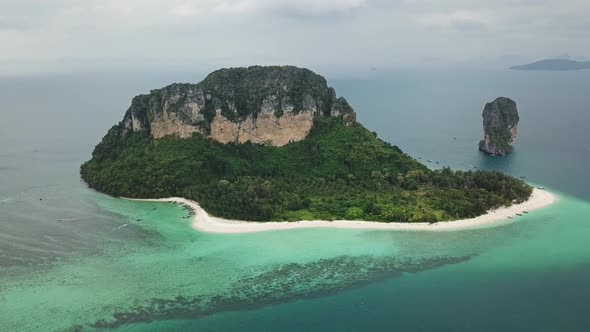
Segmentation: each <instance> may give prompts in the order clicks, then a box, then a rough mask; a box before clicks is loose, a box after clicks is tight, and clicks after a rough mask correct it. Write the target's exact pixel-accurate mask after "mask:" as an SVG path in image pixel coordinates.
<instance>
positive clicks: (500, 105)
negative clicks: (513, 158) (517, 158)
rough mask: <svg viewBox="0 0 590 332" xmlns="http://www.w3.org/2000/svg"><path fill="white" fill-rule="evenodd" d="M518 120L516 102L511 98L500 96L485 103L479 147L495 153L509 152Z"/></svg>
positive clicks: (504, 153) (516, 132)
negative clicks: (481, 137)
mask: <svg viewBox="0 0 590 332" xmlns="http://www.w3.org/2000/svg"><path fill="white" fill-rule="evenodd" d="M518 121H519V116H518V110H517V109H516V102H514V101H513V100H512V99H510V98H506V97H500V98H497V99H496V100H494V101H492V102H490V103H487V104H486V106H485V108H484V110H483V132H484V139H483V140H482V141H481V142H479V149H480V150H481V151H484V152H487V153H490V154H497V155H506V154H508V153H510V152H511V150H512V146H511V145H510V144H512V143H513V142H514V140H515V139H516V135H517V134H518Z"/></svg>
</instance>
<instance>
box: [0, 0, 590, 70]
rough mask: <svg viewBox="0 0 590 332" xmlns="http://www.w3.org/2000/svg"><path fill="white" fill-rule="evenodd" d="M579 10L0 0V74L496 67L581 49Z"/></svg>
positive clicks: (578, 1) (509, 2)
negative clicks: (284, 67)
mask: <svg viewBox="0 0 590 332" xmlns="http://www.w3.org/2000/svg"><path fill="white" fill-rule="evenodd" d="M589 16H590V1H587V0H519V1H513V0H495V1H472V0H293V1H291V0H219V1H214V0H192V1H191V0H87V1H74V0H55V1H50V2H48V1H42V0H21V1H6V0H0V75H2V74H4V75H6V74H8V75H12V74H22V73H37V72H46V71H56V70H78V69H80V68H82V69H90V70H92V69H94V70H97V69H98V70H100V69H101V68H129V67H135V68H140V67H152V66H159V67H167V66H174V67H178V68H183V67H187V68H189V67H190V68H195V67H196V66H197V67H198V66H200V67H203V68H204V69H210V68H215V67H221V66H235V65H249V64H286V63H289V64H295V65H301V66H309V65H313V66H333V67H337V68H361V69H362V68H366V70H367V71H369V70H371V68H372V67H374V68H375V70H379V69H381V68H384V67H395V66H448V65H472V66H495V67H507V66H509V65H515V64H519V63H527V62H531V61H535V60H539V59H543V58H549V57H552V56H555V55H556V54H564V53H568V54H572V55H573V57H578V58H581V57H583V56H585V55H590V43H588V42H587V31H590V20H588V19H587V18H588V17H589ZM564 36H567V38H565V37H564Z"/></svg>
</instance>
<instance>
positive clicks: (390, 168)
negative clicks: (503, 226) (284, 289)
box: [81, 116, 532, 222]
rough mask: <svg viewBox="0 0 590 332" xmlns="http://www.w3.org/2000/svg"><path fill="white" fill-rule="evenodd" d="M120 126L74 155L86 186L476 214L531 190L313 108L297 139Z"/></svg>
mask: <svg viewBox="0 0 590 332" xmlns="http://www.w3.org/2000/svg"><path fill="white" fill-rule="evenodd" d="M122 126H123V124H122V123H120V124H118V125H116V126H115V127H113V128H112V129H111V130H110V131H109V133H108V134H107V135H106V136H105V137H104V138H103V140H102V142H101V143H99V144H98V145H97V147H96V149H95V150H94V152H93V155H92V159H91V160H90V161H88V162H86V163H84V164H83V165H82V167H81V174H82V177H83V178H84V180H86V182H87V183H88V184H89V185H90V186H91V187H93V188H96V189H97V190H99V191H102V192H105V193H108V194H111V195H115V196H127V197H137V198H148V197H169V196H182V197H186V198H189V199H193V200H196V201H198V202H199V203H200V204H201V205H202V207H203V208H204V209H205V210H207V211H208V212H210V213H211V214H213V215H216V216H220V217H225V218H233V219H243V220H254V221H269V220H275V221H283V220H311V219H325V220H331V219H357V220H374V221H382V222H436V221H440V220H452V219H460V218H467V217H474V216H477V215H481V214H483V213H485V212H486V211H487V210H489V209H492V208H497V207H500V206H503V205H510V204H512V203H514V202H521V201H524V200H526V199H527V198H528V197H529V196H530V194H531V192H532V188H531V187H529V186H527V185H526V184H525V183H523V182H522V181H520V180H517V179H514V178H511V177H508V176H506V175H503V174H501V173H497V172H485V171H477V172H471V171H469V172H460V171H451V170H450V169H448V168H446V169H443V170H437V171H433V170H429V169H428V168H427V167H425V166H424V165H422V164H420V163H419V162H417V161H416V160H414V159H412V158H411V157H409V156H408V155H406V154H404V153H403V152H402V151H401V150H400V149H399V148H398V147H396V146H392V145H390V144H389V143H386V142H384V141H382V140H380V139H378V138H376V137H375V135H374V134H373V133H371V132H370V131H368V130H367V129H365V128H364V127H363V126H362V125H361V124H359V123H354V124H352V125H345V124H344V121H343V120H342V119H341V118H326V117H321V116H317V117H316V118H315V122H314V126H313V128H312V130H311V132H310V134H309V135H308V136H307V137H306V138H305V139H304V140H302V141H299V142H294V143H291V144H288V145H286V146H283V147H273V146H264V145H257V144H250V143H246V144H236V143H230V144H222V143H219V142H216V141H214V140H212V139H209V138H206V137H204V136H202V135H199V134H194V135H193V136H192V137H190V138H187V139H181V138H178V137H174V136H168V137H165V138H162V139H153V138H151V137H150V136H149V134H147V133H146V132H133V133H124V131H123V130H122V128H121V127H122Z"/></svg>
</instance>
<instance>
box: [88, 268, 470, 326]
mask: <svg viewBox="0 0 590 332" xmlns="http://www.w3.org/2000/svg"><path fill="white" fill-rule="evenodd" d="M470 258H471V256H462V257H436V258H425V259H414V260H409V259H398V258H395V257H372V256H357V257H351V256H340V257H336V258H331V259H320V260H317V261H314V262H310V263H305V264H299V263H290V264H285V265H279V266H273V267H271V268H270V269H268V270H266V271H263V272H260V273H259V274H257V275H255V276H252V277H247V278H242V279H238V280H236V281H235V282H234V283H233V286H232V287H231V288H230V289H229V290H228V292H227V293H225V294H220V295H215V296H182V295H178V296H176V297H175V298H174V299H152V300H151V301H150V302H149V303H146V304H145V305H142V306H137V307H133V308H129V310H127V311H118V312H115V313H113V315H112V317H109V318H105V319H101V320H98V321H96V322H94V323H91V324H89V325H87V327H89V328H95V329H108V328H117V327H120V326H122V325H125V324H132V323H142V322H143V323H145V322H151V321H154V320H169V319H198V318H201V317H204V316H206V315H211V314H214V313H217V312H222V311H233V310H249V309H255V308H259V307H262V306H265V305H270V304H277V303H285V302H290V301H294V300H298V299H303V298H315V297H320V296H324V295H329V294H333V293H336V292H339V291H341V290H344V289H349V288H352V287H358V286H361V285H364V284H367V283H370V282H374V281H378V280H383V279H385V278H391V277H396V276H400V275H402V274H404V273H417V272H420V271H424V270H429V269H433V268H437V267H441V266H444V265H449V264H456V263H461V262H464V261H467V260H469V259H470ZM77 326H79V325H77Z"/></svg>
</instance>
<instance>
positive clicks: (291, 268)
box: [0, 72, 590, 331]
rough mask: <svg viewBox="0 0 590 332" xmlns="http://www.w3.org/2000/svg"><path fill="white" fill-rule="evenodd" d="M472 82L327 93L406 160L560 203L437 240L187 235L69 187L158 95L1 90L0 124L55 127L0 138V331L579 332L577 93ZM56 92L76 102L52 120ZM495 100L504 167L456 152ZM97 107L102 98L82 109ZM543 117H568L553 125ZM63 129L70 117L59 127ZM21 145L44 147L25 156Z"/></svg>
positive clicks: (466, 147)
mask: <svg viewBox="0 0 590 332" xmlns="http://www.w3.org/2000/svg"><path fill="white" fill-rule="evenodd" d="M480 74H481V73H458V74H457V77H459V78H461V80H458V79H457V80H455V81H444V83H445V84H441V83H442V82H443V79H442V78H441V76H438V74H437V73H430V74H424V73H421V74H420V73H414V74H410V73H400V74H399V75H396V76H394V77H390V78H388V79H386V80H368V81H339V82H334V85H335V87H336V88H337V91H338V92H339V93H340V94H342V95H345V96H346V97H347V98H348V99H349V100H351V101H352V103H353V105H354V106H355V107H356V109H357V111H358V112H359V118H360V119H361V121H363V122H364V123H365V124H366V125H367V126H368V127H369V128H371V129H376V130H377V131H378V132H379V133H380V136H381V137H383V138H385V139H387V140H390V141H392V142H394V143H397V144H399V145H400V146H401V147H402V148H403V149H404V150H407V151H409V152H410V153H412V154H413V155H416V156H421V157H423V158H424V159H427V158H428V159H433V160H439V161H440V162H441V164H449V165H451V166H453V167H456V168H469V167H470V166H469V165H476V166H477V167H480V168H487V169H500V170H503V171H505V172H508V173H511V174H513V175H515V176H521V175H526V176H527V179H529V180H531V181H534V182H536V183H541V184H543V185H546V186H548V187H549V188H551V190H552V191H555V192H557V193H558V195H559V201H558V202H557V203H556V204H554V205H552V206H550V207H548V208H545V209H542V210H537V211H534V212H532V213H530V214H528V215H525V216H523V217H521V218H518V220H517V221H516V222H513V223H507V224H505V225H502V226H499V227H494V228H486V229H479V230H466V231H460V232H438V233H430V232H392V231H368V230H343V229H338V230H336V229H302V230H290V231H275V232H266V233H255V234H204V233H199V232H196V231H195V230H193V229H192V228H191V227H190V225H189V223H188V221H187V219H185V218H184V217H185V216H186V215H187V211H185V210H183V209H182V208H180V207H178V206H176V205H173V204H169V203H151V202H135V201H126V200H120V199H115V198H112V197H108V196H105V195H102V194H99V193H96V192H93V191H91V190H88V189H87V188H86V187H85V186H84V184H83V183H81V182H80V181H79V178H78V174H77V171H78V166H79V164H80V163H81V162H82V161H83V160H84V159H86V158H87V157H88V155H89V152H90V150H91V147H92V145H93V144H95V143H96V142H97V140H98V137H100V135H102V134H103V133H104V129H105V128H104V127H106V126H108V125H109V124H111V123H114V122H115V121H117V120H119V117H120V115H121V114H122V111H120V112H119V111H117V112H112V113H104V112H103V111H101V110H102V109H109V112H111V111H110V109H111V108H116V107H120V109H122V108H124V107H126V104H127V103H128V97H129V96H128V95H131V94H133V93H131V90H133V89H134V87H136V86H143V85H147V86H148V87H153V86H159V85H162V84H161V82H160V81H169V80H170V79H171V78H169V77H164V78H162V77H155V78H154V77H150V78H149V79H146V78H144V77H140V78H138V79H137V81H134V80H132V79H129V80H128V81H125V82H123V83H120V84H121V85H120V86H117V85H116V84H115V86H111V85H112V84H113V83H112V82H110V81H105V82H103V81H101V79H99V78H96V77H94V78H84V79H82V78H68V79H64V78H61V79H52V80H50V81H47V82H46V83H43V80H41V79H36V80H32V81H23V82H17V83H18V84H17V83H15V82H10V84H9V83H7V82H3V81H1V80H0V85H1V84H4V85H3V86H2V89H0V91H3V92H2V93H5V94H6V95H0V97H2V98H0V100H3V102H2V104H1V105H0V111H1V112H2V113H3V115H5V118H12V119H13V120H19V119H20V120H23V119H24V117H25V115H26V112H39V111H38V109H39V108H38V107H39V105H37V104H36V103H37V102H39V103H40V102H41V101H44V108H43V112H50V113H51V114H54V116H53V117H52V116H49V115H48V114H46V113H42V114H39V116H40V117H42V118H43V119H45V121H46V122H45V124H44V125H43V126H40V127H35V128H23V129H22V130H20V131H19V132H16V131H13V130H12V129H11V128H12V126H8V127H4V124H5V123H6V122H3V124H0V126H2V127H1V129H2V130H1V131H0V134H1V135H3V136H4V138H7V139H10V140H6V139H3V140H0V149H1V150H0V183H2V186H1V187H0V326H2V330H7V331H67V330H69V331H78V330H82V331H85V330H101V329H111V330H118V331H161V330H169V331H195V330H197V331H277V330H285V331H301V330H310V331H361V330H387V331H390V330H393V329H399V330H412V331H433V330H437V331H473V330H477V331H497V330H504V331H522V330H531V331H556V330H567V331H585V330H586V329H587V326H588V324H590V318H588V316H587V315H586V311H587V310H586V304H587V303H588V301H589V300H590V288H589V287H587V280H588V278H589V277H590V246H588V245H587V243H588V240H587V239H588V238H590V203H588V201H589V200H590V192H588V184H589V183H588V180H587V176H586V174H585V173H586V167H585V165H586V164H587V162H588V161H590V160H589V159H590V158H589V155H590V154H589V153H587V152H586V151H585V147H584V143H585V142H590V139H589V137H588V133H587V130H586V129H587V128H586V127H585V124H586V123H588V122H587V120H589V117H590V115H588V112H587V109H585V108H584V105H585V104H584V103H583V102H584V101H586V98H587V97H586V96H585V93H584V92H583V91H581V90H580V91H578V90H575V89H573V88H568V89H565V88H563V87H564V86H567V84H566V83H570V84H569V85H570V86H574V85H573V83H575V82H588V78H589V77H588V76H583V75H578V74H574V75H575V76H573V77H572V76H564V75H562V74H560V73H557V74H547V75H553V76H550V77H534V79H532V78H530V77H529V78H527V77H523V76H521V74H514V73H510V72H506V73H504V72H501V73H492V74H489V75H488V76H486V77H488V79H487V80H484V81H482V80H480V79H479V78H480V77H482V76H481V75H480ZM515 75H516V76H515ZM540 78H545V79H547V78H550V79H551V80H541V79H540ZM174 80H176V79H174ZM56 82H57V83H56ZM464 82H470V83H471V84H465V83H464ZM506 82H510V83H506ZM543 82H545V83H543ZM148 83H149V84H148ZM32 87H38V88H40V91H49V92H51V93H48V94H47V95H41V97H39V98H38V99H40V100H41V101H36V100H32V101H30V102H25V103H22V99H20V98H16V97H18V96H19V93H21V90H22V91H24V90H27V91H30V89H31V88H32ZM11 89H12V90H11ZM72 90H73V91H74V92H75V96H77V97H75V98H79V100H77V103H74V102H73V101H70V102H69V103H66V104H65V106H64V105H63V103H62V100H64V98H65V97H66V96H69V95H70V94H72ZM99 91H100V92H99ZM502 91H512V92H513V93H514V94H516V95H517V96H519V97H520V99H518V98H517V101H519V102H520V103H519V105H522V106H521V107H522V110H521V118H523V122H522V126H521V136H520V137H519V141H518V143H517V149H516V151H515V154H513V155H512V156H510V157H508V158H498V157H496V158H492V157H486V156H483V155H481V154H479V153H478V152H477V151H476V148H475V145H474V144H473V143H476V141H477V140H478V139H479V135H480V129H479V119H480V116H481V115H480V113H481V109H480V108H481V107H483V103H481V102H480V101H482V100H486V99H487V98H488V94H490V95H495V94H501V93H503V92H502ZM60 93H61V94H62V95H60ZM96 94H104V95H105V96H112V98H109V99H105V100H104V101H102V100H96V98H95V99H94V100H92V102H89V101H86V100H88V99H89V98H92V97H93V96H95V95H96ZM539 94H543V95H546V96H550V97H551V98H547V99H549V100H548V101H547V102H546V103H545V104H543V103H541V102H539V101H537V99H535V98H533V97H534V96H536V95H539ZM421 95H425V96H430V98H417V96H421ZM412 96H414V98H411V97H412ZM439 96H446V97H447V98H437V97H439ZM459 96H468V97H466V98H464V99H460V98H458V97H459ZM15 99H16V100H17V101H18V102H17V101H15V102H14V103H12V104H11V100H15ZM427 99H429V100H430V102H428V100H427ZM70 103H71V105H70ZM117 103H120V104H121V105H119V104H117ZM80 104H81V105H83V106H84V107H82V109H78V108H76V109H74V108H72V107H73V106H74V105H80ZM471 104H475V105H477V109H476V110H474V111H472V110H471V109H470V108H469V107H467V106H468V105H471ZM480 104H481V106H480ZM557 104H559V105H568V107H566V108H560V111H561V113H560V114H559V115H555V114H554V113H555V108H553V106H554V105H557ZM120 109H119V110H120ZM394 110H395V111H394ZM401 110H403V112H402V111H401ZM76 112H81V113H82V115H84V116H82V115H76V116H70V115H72V114H75V113H76ZM23 113H25V115H23ZM461 114H462V115H464V120H463V121H462V122H461V121H456V119H457V117H458V116H459V115H461ZM27 116H28V117H30V114H29V115H27ZM66 116H69V118H68V119H69V122H67V123H66V124H64V123H63V122H62V121H60V119H63V118H64V117H66ZM557 117H558V118H560V119H561V122H559V121H557V122H556V120H555V119H556V118H557ZM104 118H106V119H104ZM93 119H94V121H93ZM420 119H423V121H420ZM424 119H426V120H424ZM88 121H90V122H91V123H92V125H88ZM471 121H474V122H477V124H476V127H475V128H473V127H472V126H468V125H467V123H470V122H471ZM562 126H565V127H568V131H566V132H564V131H559V130H558V129H559V127H562ZM47 127H50V128H53V129H54V130H48V129H43V128H47ZM78 127H83V129H84V130H82V129H79V128H78ZM45 130H47V131H46V132H45ZM38 131H41V132H44V133H45V136H44V138H43V139H40V140H35V139H34V137H35V135H36V134H37V133H38ZM453 137H456V139H453ZM68 138H69V139H68ZM547 144H550V145H549V146H551V147H553V148H555V150H552V151H553V152H552V153H547V146H548V145H547ZM433 166H434V165H433ZM58 218H65V219H66V221H57V219H58Z"/></svg>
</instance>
